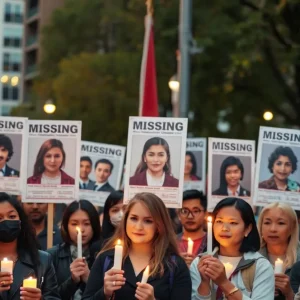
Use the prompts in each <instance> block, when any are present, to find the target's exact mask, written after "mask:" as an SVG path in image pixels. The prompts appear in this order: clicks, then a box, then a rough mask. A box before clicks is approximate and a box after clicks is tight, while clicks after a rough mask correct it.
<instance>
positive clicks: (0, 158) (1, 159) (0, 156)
mask: <svg viewBox="0 0 300 300" xmlns="http://www.w3.org/2000/svg"><path fill="white" fill-rule="evenodd" d="M7 159H8V150H7V149H6V148H4V147H3V146H0V166H4V165H5V163H6V162H7Z"/></svg>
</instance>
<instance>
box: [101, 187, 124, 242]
mask: <svg viewBox="0 0 300 300" xmlns="http://www.w3.org/2000/svg"><path fill="white" fill-rule="evenodd" d="M123 196H124V193H123V192H122V191H114V192H111V193H110V195H109V196H108V198H107V199H106V201H105V205H104V210H103V223H102V238H103V244H105V243H106V241H107V240H108V239H109V238H111V237H112V236H113V235H114V233H115V230H116V228H117V227H118V226H119V224H120V222H121V220H122V217H123Z"/></svg>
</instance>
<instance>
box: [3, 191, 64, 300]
mask: <svg viewBox="0 0 300 300" xmlns="http://www.w3.org/2000/svg"><path fill="white" fill-rule="evenodd" d="M4 258H7V259H8V260H11V261H13V272H12V273H9V272H2V271H0V299H1V300H2V299H3V300H20V299H22V300H41V299H45V300H56V299H57V300H58V299H60V296H59V294H58V290H57V281H56V276H55V271H54V268H53V265H52V260H51V256H50V255H49V254H48V253H46V252H43V251H39V250H38V246H37V241H36V238H35V233H34V230H33V228H32V227H31V225H30V223H29V221H28V219H27V216H26V214H25V213H24V211H23V208H22V207H21V205H20V203H19V202H18V201H17V200H15V199H12V198H11V197H10V196H9V195H8V194H6V193H0V261H2V260H3V259H4ZM30 276H32V277H34V278H36V279H37V287H36V288H27V287H22V286H23V280H24V279H25V278H28V277H30Z"/></svg>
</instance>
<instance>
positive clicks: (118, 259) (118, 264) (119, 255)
mask: <svg viewBox="0 0 300 300" xmlns="http://www.w3.org/2000/svg"><path fill="white" fill-rule="evenodd" d="M122 259H123V246H122V245H121V241H120V240H118V241H117V244H116V246H115V257H114V267H113V268H114V269H116V270H122Z"/></svg>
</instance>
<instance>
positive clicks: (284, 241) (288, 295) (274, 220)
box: [258, 202, 300, 300]
mask: <svg viewBox="0 0 300 300" xmlns="http://www.w3.org/2000/svg"><path fill="white" fill-rule="evenodd" d="M258 231H259V234H260V238H261V249H260V253H261V254H262V255H264V256H265V257H266V258H267V259H268V260H269V261H270V263H271V264H272V265H273V266H274V265H275V261H276V260H277V259H278V258H279V259H281V260H282V261H283V270H284V274H276V275H275V290H276V291H275V299H289V300H290V299H291V300H292V299H294V293H293V290H292V287H291V284H290V280H289V275H290V271H291V268H292V266H293V264H294V263H295V262H297V261H298V260H300V248H299V241H298V231H299V229H298V220H297V215H296V213H295V211H294V210H293V209H292V208H291V207H290V206H289V205H287V204H284V203H278V202H276V203H272V204H270V205H268V206H266V207H265V208H264V209H263V210H262V211H261V214H260V216H259V219H258Z"/></svg>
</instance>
